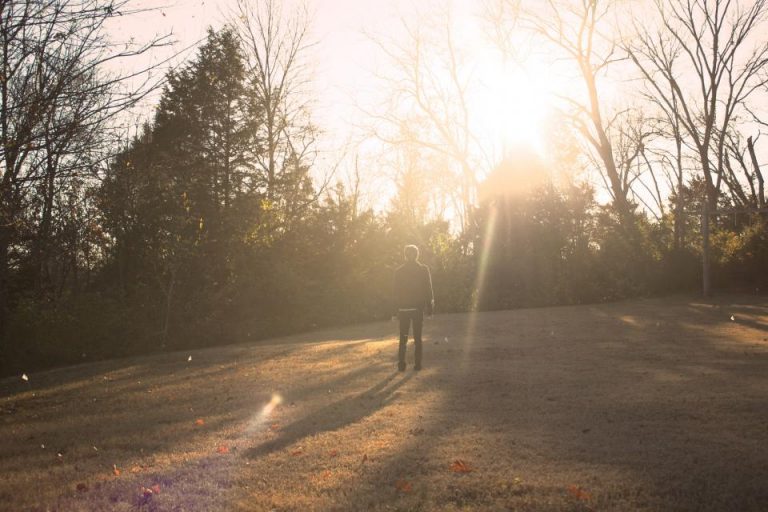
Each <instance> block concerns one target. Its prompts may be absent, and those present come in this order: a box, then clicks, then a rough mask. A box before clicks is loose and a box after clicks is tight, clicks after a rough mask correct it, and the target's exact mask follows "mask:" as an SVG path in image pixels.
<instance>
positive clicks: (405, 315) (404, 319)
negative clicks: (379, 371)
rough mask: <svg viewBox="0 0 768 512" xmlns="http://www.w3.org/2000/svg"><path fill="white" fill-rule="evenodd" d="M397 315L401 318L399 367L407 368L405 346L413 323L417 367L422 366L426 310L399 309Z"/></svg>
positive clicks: (401, 368)
mask: <svg viewBox="0 0 768 512" xmlns="http://www.w3.org/2000/svg"><path fill="white" fill-rule="evenodd" d="M397 317H398V318H399V319H400V350H399V351H398V354H397V367H398V368H399V369H400V370H405V347H406V344H407V343H408V331H409V329H410V327H411V323H413V340H414V341H415V342H416V368H421V326H422V325H423V323H424V312H423V311H422V310H420V309H417V310H415V311H398V313H397Z"/></svg>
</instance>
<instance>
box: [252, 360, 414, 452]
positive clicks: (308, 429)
mask: <svg viewBox="0 0 768 512" xmlns="http://www.w3.org/2000/svg"><path fill="white" fill-rule="evenodd" d="M397 376H398V372H394V373H391V374H389V375H387V376H386V377H385V378H384V379H382V380H381V381H380V382H378V383H376V384H374V385H373V386H371V387H370V388H369V389H367V390H366V391H364V392H363V393H360V394H358V395H354V396H352V397H349V398H344V399H342V400H337V401H336V402H333V403H332V404H329V405H327V406H325V407H322V408H320V409H318V410H316V411H315V412H313V413H312V414H309V415H307V416H304V417H303V418H301V419H300V420H298V421H295V422H293V423H291V424H289V425H287V426H286V427H284V428H282V429H281V431H280V437H278V438H277V439H275V440H272V441H268V442H266V443H262V444H260V445H258V446H255V447H253V448H249V449H248V450H246V451H245V453H244V455H245V456H246V457H251V458H255V457H261V456H264V455H267V454H269V453H272V452H275V451H278V450H281V449H283V448H285V447H287V446H290V445H291V444H293V443H295V442H297V441H300V440H301V439H304V438H306V437H309V436H313V435H317V434H319V433H321V432H331V431H334V430H339V429H342V428H344V427H346V426H347V425H351V424H353V423H357V422H358V421H360V420H362V419H363V418H365V417H367V416H369V415H371V414H373V413H374V412H376V411H377V410H379V409H381V408H383V407H385V406H386V405H387V404H389V403H390V402H391V401H392V400H393V399H394V394H395V391H397V390H398V389H399V388H400V387H401V386H402V385H403V384H405V383H406V382H408V381H409V380H410V379H411V378H412V377H413V374H412V373H409V374H406V375H404V376H403V377H401V378H399V379H396V377H397Z"/></svg>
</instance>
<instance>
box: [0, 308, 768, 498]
mask: <svg viewBox="0 0 768 512" xmlns="http://www.w3.org/2000/svg"><path fill="white" fill-rule="evenodd" d="M731 317H733V320H731ZM766 325H768V304H767V303H765V302H764V301H760V300H756V299H755V298H754V297H752V298H750V297H744V296H735V297H728V298H724V299H722V300H721V301H720V302H702V301H696V300H689V299H686V298H671V299H654V300H644V301H627V302H621V303H614V304H604V305H599V306H578V307H563V308H542V309H531V310H518V311H499V312H488V313H479V314H477V315H459V314H457V315H442V316H440V317H437V318H436V319H435V320H434V321H432V322H430V323H428V324H427V327H426V332H427V338H426V347H425V358H426V359H425V361H426V363H427V365H426V367H425V369H424V370H423V371H422V372H420V373H417V374H416V373H413V372H412V371H411V370H409V371H408V372H406V373H405V374H399V373H397V372H395V371H394V368H395V360H396V340H395V337H394V332H393V331H394V328H395V326H394V325H392V324H385V323H378V324H371V325H368V326H354V327H352V328H348V329H342V330H337V331H333V330H330V331H322V332H317V333H307V334H304V335H301V336H295V337H289V338H285V339H280V340H274V341H272V342H270V343H266V344H260V345H239V346H231V347H226V348H224V349H220V350H204V351H196V352H192V353H191V355H192V361H191V362H188V361H187V358H188V355H189V354H188V353H176V354H164V355H161V356H155V357H146V358H134V359H131V360H123V361H112V362H104V363H99V364H96V365H83V366H80V367H73V368H69V369H61V370H56V371H52V372H46V373H40V374H32V375H30V381H29V382H28V383H27V382H22V381H21V380H20V379H18V378H16V379H14V380H4V381H1V382H0V397H1V398H0V437H2V438H3V439H4V440H5V439H7V440H9V442H7V443H5V442H4V443H3V444H2V446H0V460H1V461H2V462H1V463H0V471H2V475H3V478H2V479H0V500H2V503H6V504H9V506H11V507H12V508H13V509H33V510H34V509H41V510H45V509H48V508H56V509H59V510H135V509H137V508H139V509H143V510H360V509H370V510H470V509H471V510H505V509H510V510H537V511H538V510H552V511H571V510H572V511H579V510H615V511H620V510H621V511H624V510H649V511H650V510H691V511H693V510H705V511H706V510H710V511H715V510H746V511H750V510H754V511H757V510H765V509H767V508H768V490H767V489H766V487H765V485H764V482H765V481H768V448H766V447H765V446H764V445H765V443H764V442H763V441H764V440H765V439H766V436H767V435H768V430H767V429H768V412H767V411H768V407H767V406H768V393H766V391H768V371H767V370H768V332H767V331H766ZM410 350H412V347H410ZM409 355H410V356H411V357H412V355H411V354H409ZM277 394H279V395H280V396H281V398H282V403H281V405H278V406H277V407H276V408H274V410H271V407H270V406H267V404H268V403H270V400H273V398H272V397H273V396H274V395H277ZM273 403H275V402H274V400H273ZM265 406H267V407H266V408H265ZM198 419H202V420H203V424H202V425H199V424H196V420H198ZM41 445H45V448H42V447H41ZM94 447H95V448H94ZM222 447H223V449H222ZM59 454H61V455H59ZM455 460H462V461H464V462H466V463H467V464H468V465H469V467H470V468H471V469H472V472H469V473H455V472H453V471H451V463H452V462H453V461H455ZM113 464H114V465H115V466H114V467H117V468H118V469H119V471H120V474H119V476H116V475H115V472H114V467H113ZM403 482H405V483H407V484H408V485H407V486H405V485H403ZM78 483H80V484H83V485H85V486H86V487H87V490H81V491H78V490H77V485H78ZM151 485H159V486H160V487H159V489H160V491H161V492H160V494H155V495H152V496H149V497H144V496H143V494H142V491H141V487H142V486H144V487H149V486H151ZM573 489H578V490H579V491H574V490H573ZM31 490H33V491H31ZM579 493H580V494H579Z"/></svg>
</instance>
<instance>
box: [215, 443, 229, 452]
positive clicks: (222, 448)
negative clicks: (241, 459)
mask: <svg viewBox="0 0 768 512" xmlns="http://www.w3.org/2000/svg"><path fill="white" fill-rule="evenodd" d="M216 451H217V452H219V453H229V447H228V446H227V445H224V444H221V445H219V447H218V448H216Z"/></svg>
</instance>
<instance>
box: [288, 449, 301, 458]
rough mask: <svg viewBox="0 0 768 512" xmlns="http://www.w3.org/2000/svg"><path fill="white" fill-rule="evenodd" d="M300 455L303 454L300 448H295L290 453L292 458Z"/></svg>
mask: <svg viewBox="0 0 768 512" xmlns="http://www.w3.org/2000/svg"><path fill="white" fill-rule="evenodd" d="M302 453H304V450H302V449H301V448H297V449H295V450H293V451H292V452H291V455H293V456H294V457H297V456H299V455H301V454H302Z"/></svg>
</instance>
